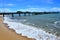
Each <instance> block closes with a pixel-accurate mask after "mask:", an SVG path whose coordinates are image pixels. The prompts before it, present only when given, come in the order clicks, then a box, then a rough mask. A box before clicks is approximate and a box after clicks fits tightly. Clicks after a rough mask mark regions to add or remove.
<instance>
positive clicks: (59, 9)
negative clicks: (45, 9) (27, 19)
mask: <svg viewBox="0 0 60 40" xmlns="http://www.w3.org/2000/svg"><path fill="white" fill-rule="evenodd" d="M50 10H51V11H60V8H59V7H54V8H51V9H50Z"/></svg>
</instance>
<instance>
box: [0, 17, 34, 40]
mask: <svg viewBox="0 0 60 40" xmlns="http://www.w3.org/2000/svg"><path fill="white" fill-rule="evenodd" d="M0 40H34V39H32V38H27V37H23V36H21V34H20V35H19V34H16V33H15V32H14V30H10V29H8V27H7V24H4V23H3V19H2V17H1V16H0Z"/></svg>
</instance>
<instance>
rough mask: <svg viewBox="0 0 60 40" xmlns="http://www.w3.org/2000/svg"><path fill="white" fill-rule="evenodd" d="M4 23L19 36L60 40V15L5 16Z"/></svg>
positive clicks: (37, 39)
mask: <svg viewBox="0 0 60 40" xmlns="http://www.w3.org/2000/svg"><path fill="white" fill-rule="evenodd" d="M3 22H4V23H7V24H8V26H9V28H10V29H13V30H15V32H16V33H17V34H21V35H22V36H27V37H28V38H34V39H36V40H60V13H52V14H40V15H32V14H30V16H29V15H28V14H26V16H24V14H21V16H19V15H18V14H14V17H12V15H5V17H4V21H3Z"/></svg>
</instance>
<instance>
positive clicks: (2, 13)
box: [0, 11, 59, 17]
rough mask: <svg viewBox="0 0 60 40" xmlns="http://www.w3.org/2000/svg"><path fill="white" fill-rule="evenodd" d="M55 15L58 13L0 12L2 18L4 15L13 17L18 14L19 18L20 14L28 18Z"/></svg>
mask: <svg viewBox="0 0 60 40" xmlns="http://www.w3.org/2000/svg"><path fill="white" fill-rule="evenodd" d="M55 13H59V12H21V11H17V12H1V13H0V15H3V17H4V16H5V15H12V17H14V14H18V15H19V16H21V14H24V16H27V14H28V16H30V14H31V15H40V14H55Z"/></svg>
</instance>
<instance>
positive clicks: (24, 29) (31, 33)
mask: <svg viewBox="0 0 60 40" xmlns="http://www.w3.org/2000/svg"><path fill="white" fill-rule="evenodd" d="M7 19H8V18H7V17H5V18H4V23H7V24H8V26H9V28H10V29H14V30H15V32H16V33H17V34H22V36H27V37H28V38H34V39H36V40H58V39H57V37H56V36H55V35H52V34H49V33H46V32H45V31H43V30H42V29H38V28H35V27H33V26H29V25H25V24H22V23H18V22H11V21H8V20H7Z"/></svg>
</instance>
